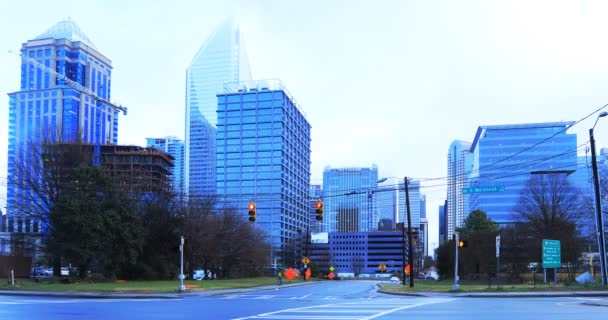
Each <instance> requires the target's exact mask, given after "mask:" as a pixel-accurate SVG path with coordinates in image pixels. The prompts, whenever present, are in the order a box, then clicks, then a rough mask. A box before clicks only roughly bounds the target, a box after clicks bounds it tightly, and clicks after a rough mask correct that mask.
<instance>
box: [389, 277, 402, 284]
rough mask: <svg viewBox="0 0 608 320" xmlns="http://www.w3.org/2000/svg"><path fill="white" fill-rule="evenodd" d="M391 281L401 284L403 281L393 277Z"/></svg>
mask: <svg viewBox="0 0 608 320" xmlns="http://www.w3.org/2000/svg"><path fill="white" fill-rule="evenodd" d="M389 281H390V282H397V283H399V282H401V279H399V278H397V277H391V278H390V280H389Z"/></svg>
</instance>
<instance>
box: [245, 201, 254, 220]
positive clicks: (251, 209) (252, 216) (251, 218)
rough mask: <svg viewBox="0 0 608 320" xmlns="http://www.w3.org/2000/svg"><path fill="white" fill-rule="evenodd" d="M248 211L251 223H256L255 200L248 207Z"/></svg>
mask: <svg viewBox="0 0 608 320" xmlns="http://www.w3.org/2000/svg"><path fill="white" fill-rule="evenodd" d="M247 209H249V221H250V222H255V202H254V201H253V200H251V202H249V206H247Z"/></svg>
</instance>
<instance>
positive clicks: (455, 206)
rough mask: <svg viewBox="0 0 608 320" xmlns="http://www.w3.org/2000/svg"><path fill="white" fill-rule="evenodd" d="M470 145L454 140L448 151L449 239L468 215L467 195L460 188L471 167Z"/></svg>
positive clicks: (465, 180)
mask: <svg viewBox="0 0 608 320" xmlns="http://www.w3.org/2000/svg"><path fill="white" fill-rule="evenodd" d="M470 149H471V143H470V142H466V141H461V140H454V141H453V142H452V144H451V145H450V149H449V150H448V190H447V191H448V192H447V200H448V201H447V205H448V207H447V210H446V211H447V212H446V213H445V214H446V221H447V225H446V228H447V229H446V230H445V231H446V232H447V234H446V236H447V237H448V238H450V239H451V237H452V235H453V234H454V232H455V231H456V228H460V227H462V225H463V224H464V219H466V217H467V216H468V214H469V208H468V205H467V197H466V196H467V195H465V194H464V193H463V192H462V188H463V187H464V186H465V184H466V182H467V181H468V178H469V177H468V175H469V174H470V172H471V168H472V167H473V154H472V153H471V151H470Z"/></svg>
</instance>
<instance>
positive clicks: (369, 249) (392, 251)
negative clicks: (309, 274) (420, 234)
mask: <svg viewBox="0 0 608 320" xmlns="http://www.w3.org/2000/svg"><path fill="white" fill-rule="evenodd" d="M319 238H322V239H326V241H313V243H312V244H311V250H310V260H311V261H314V262H315V263H316V264H317V265H318V267H319V270H323V271H325V270H329V268H330V267H334V273H336V274H337V275H339V276H346V277H348V276H350V277H352V276H360V275H363V274H365V275H371V276H374V275H382V274H384V275H387V276H390V274H391V273H400V272H401V270H403V252H404V249H405V259H406V261H407V254H408V250H407V246H406V247H405V248H404V244H405V243H407V238H406V239H404V238H403V234H402V232H401V231H371V232H330V233H329V234H325V236H324V237H319ZM404 240H405V241H404ZM380 265H385V266H386V270H385V271H384V272H382V271H381V269H379V266H380Z"/></svg>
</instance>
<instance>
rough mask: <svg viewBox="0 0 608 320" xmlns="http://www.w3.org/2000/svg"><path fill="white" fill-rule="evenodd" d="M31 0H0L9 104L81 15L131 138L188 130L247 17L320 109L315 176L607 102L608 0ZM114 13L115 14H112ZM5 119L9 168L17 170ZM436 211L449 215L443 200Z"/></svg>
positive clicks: (301, 94)
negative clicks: (32, 49)
mask: <svg viewBox="0 0 608 320" xmlns="http://www.w3.org/2000/svg"><path fill="white" fill-rule="evenodd" d="M31 5H32V4H24V3H8V2H6V3H2V4H0V8H1V9H2V10H0V12H3V13H5V15H4V16H3V19H2V26H3V30H11V32H6V33H5V36H4V37H3V39H4V42H3V45H4V49H5V50H3V51H2V54H0V65H2V66H3V70H6V72H5V73H4V74H2V75H0V96H2V97H3V99H4V100H0V112H2V113H3V114H5V115H6V114H8V97H7V95H6V94H7V93H10V92H15V91H17V89H18V86H19V75H18V74H19V63H20V61H19V58H18V57H17V56H15V55H13V54H9V53H6V52H7V51H8V50H9V49H11V50H17V49H18V48H19V47H20V45H21V44H22V43H23V42H25V41H26V40H27V39H32V38H34V37H35V36H36V35H38V34H39V33H40V31H41V30H45V29H46V28H48V27H49V26H52V25H53V24H55V23H56V22H57V21H59V20H61V18H62V17H64V16H66V15H69V16H72V17H73V19H74V20H75V21H76V22H78V23H79V25H80V27H81V28H82V29H83V30H84V31H85V32H86V33H87V34H88V35H89V36H90V38H91V39H92V40H93V41H94V43H95V45H96V47H97V48H98V49H99V50H101V51H102V52H107V55H108V56H109V57H111V58H112V64H113V66H114V71H115V73H114V77H113V79H112V82H113V83H112V88H113V90H112V91H113V92H112V96H113V98H114V99H116V100H117V101H120V102H121V103H122V104H123V105H125V106H128V107H129V115H127V116H126V117H122V118H121V122H120V126H119V127H120V129H119V143H121V144H137V145H144V143H145V140H144V139H145V137H147V136H173V135H177V136H179V137H181V138H183V137H182V136H181V135H182V134H183V124H184V114H183V112H184V111H183V109H184V108H183V106H184V104H185V100H184V99H185V98H184V91H185V88H184V83H185V73H184V70H185V69H186V67H187V65H188V63H189V62H190V61H191V58H192V54H193V52H196V50H197V48H198V47H199V46H200V43H201V41H203V40H204V39H205V38H206V37H207V36H208V35H209V34H210V32H211V31H212V30H213V28H214V27H215V26H216V25H217V24H218V23H220V22H221V21H222V20H223V19H225V17H226V16H230V15H232V14H233V13H235V14H234V15H235V16H236V17H238V18H239V20H240V21H242V23H241V29H242V30H243V34H244V37H245V39H246V40H247V41H246V44H247V48H248V54H249V56H250V57H251V59H252V61H254V60H255V63H252V68H253V69H254V70H252V71H254V72H253V73H254V74H255V75H256V78H258V79H265V78H281V79H282V80H283V81H284V82H285V83H286V85H287V86H288V87H289V88H290V90H292V91H294V92H297V93H298V95H297V98H298V101H299V102H300V103H301V105H302V106H303V109H304V111H305V112H306V113H307V115H308V117H309V121H310V123H311V125H312V127H313V130H312V150H313V151H312V158H311V160H312V166H311V173H312V181H311V183H313V184H318V183H320V181H321V175H322V170H323V168H324V167H325V166H327V165H331V166H353V165H354V166H356V165H364V164H367V163H378V165H379V168H380V172H379V177H385V176H404V175H407V176H412V177H417V178H430V177H446V176H447V171H446V169H447V168H446V167H447V166H446V165H445V164H446V161H445V150H446V148H447V147H448V146H449V144H450V142H451V141H453V140H454V139H463V140H467V139H471V137H472V136H473V134H474V131H475V128H477V127H478V126H479V125H482V124H484V125H486V124H487V125H491V124H510V123H530V122H550V121H562V120H578V119H581V118H582V117H584V116H585V115H587V114H589V113H590V112H591V111H593V110H595V109H597V108H598V107H600V106H602V105H604V104H605V103H606V102H607V101H608V97H607V96H606V94H605V93H603V92H604V91H605V90H603V88H604V81H603V80H602V79H603V75H605V74H606V73H607V72H608V64H607V63H606V61H605V58H604V57H605V56H607V55H608V46H607V45H606V44H604V43H602V42H601V41H596V40H595V39H601V36H602V34H601V30H604V29H605V28H606V26H607V23H608V22H607V21H608V20H606V19H604V17H605V16H606V14H607V13H608V6H607V5H606V4H604V3H602V2H599V1H581V2H568V3H565V2H557V3H556V2H550V1H539V2H535V3H512V2H501V3H498V2H491V1H466V2H458V3H451V2H447V1H446V2H440V3H434V4H431V3H426V2H402V1H381V2H378V3H371V2H370V3H362V2H355V3H353V2H343V1H342V2H341V1H336V2H332V3H324V2H320V1H319V2H314V1H313V3H312V4H311V5H310V6H300V5H298V4H297V3H283V2H262V1H259V2H256V1H251V2H245V1H225V2H213V1H207V2H203V3H202V4H199V3H198V2H195V1H182V2H179V3H178V4H177V5H174V4H172V3H171V4H170V3H169V2H159V3H158V5H157V6H153V7H152V6H148V5H147V3H146V2H144V1H132V2H129V3H124V4H123V3H120V2H118V1H115V2H112V1H108V2H97V3H94V6H93V7H91V6H90V4H89V5H84V4H79V3H78V2H75V1H58V2H53V3H46V2H39V3H37V4H36V7H37V8H38V10H36V11H35V12H32V10H29V8H30V6H31ZM92 8H93V9H92ZM142 8H145V9H146V10H144V11H142V10H141V9H142ZM319 8H320V9H319ZM547 8H550V10H549V11H547ZM21 12H28V15H29V16H28V22H29V23H25V24H24V23H22V22H23V21H22V20H23V19H24V17H23V15H22V14H15V13H21ZM130 12H145V13H142V14H141V15H140V16H133V15H132V14H130ZM293 12H298V15H295V16H294V15H293ZM9 13H10V14H9ZM464 16H466V17H468V18H467V19H464V20H463V19H462V17H464ZM107 17H112V19H113V20H114V21H115V22H116V23H114V24H112V25H108V24H107ZM539 19H541V20H542V21H543V23H539V22H538V21H539ZM566 20H567V21H570V23H569V24H568V25H565V24H563V21H566ZM361 21H370V22H371V23H365V24H362V23H360V22H361ZM311 22H313V23H311ZM15 25H17V26H19V27H18V28H10V26H15ZM448 26H449V27H448ZM580 35H584V36H580ZM380 93H382V94H380ZM372 110H373V111H372ZM2 119H3V120H4V121H5V122H4V123H2V125H1V126H0V127H2V128H3V132H2V134H1V135H0V141H2V142H1V143H0V147H2V148H3V149H2V150H0V166H1V169H2V170H3V172H6V157H7V152H6V148H7V142H6V141H7V140H8V138H7V130H6V128H7V120H6V118H5V117H3V118H2ZM142 119H145V121H142ZM604 121H605V120H604ZM592 122H593V119H589V120H586V121H584V122H582V123H581V124H578V125H577V126H576V127H574V128H573V129H572V130H573V131H574V132H575V133H577V134H578V135H579V139H581V138H584V140H579V142H584V141H586V140H587V137H586V134H587V133H586V130H587V129H588V128H589V127H591V125H592V124H593V123H592ZM606 137H608V125H606V124H603V123H602V121H600V123H598V126H597V128H596V138H597V140H598V142H597V143H598V146H599V147H601V146H605V145H607V144H608V143H607V141H608V138H606ZM599 147H598V149H599ZM412 153H415V154H418V155H421V156H418V157H411V156H409V155H410V154H412ZM3 181H5V178H3ZM427 185H429V187H426V190H424V189H425V182H424V181H423V182H422V186H421V188H422V190H423V191H424V192H425V193H426V194H427V204H428V206H429V207H428V208H435V207H437V205H439V204H442V203H443V199H444V198H445V193H446V192H445V190H446V183H444V182H442V183H432V182H431V183H427ZM433 185H439V186H438V187H430V186H433ZM0 201H5V198H3V199H0ZM428 208H427V209H428ZM428 215H429V221H430V225H435V224H436V222H437V220H436V219H437V217H436V216H437V214H436V210H432V209H429V210H428ZM434 229H435V228H433V227H430V230H431V231H432V230H434ZM434 239H435V238H434V237H433V235H432V234H431V240H429V241H430V242H431V243H432V242H435V243H436V242H437V240H434Z"/></svg>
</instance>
